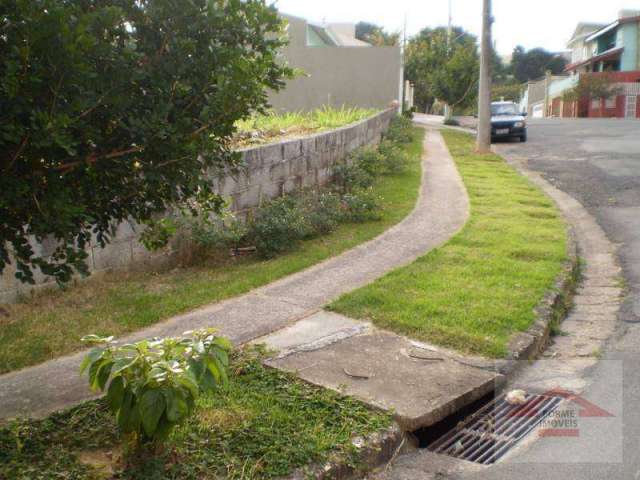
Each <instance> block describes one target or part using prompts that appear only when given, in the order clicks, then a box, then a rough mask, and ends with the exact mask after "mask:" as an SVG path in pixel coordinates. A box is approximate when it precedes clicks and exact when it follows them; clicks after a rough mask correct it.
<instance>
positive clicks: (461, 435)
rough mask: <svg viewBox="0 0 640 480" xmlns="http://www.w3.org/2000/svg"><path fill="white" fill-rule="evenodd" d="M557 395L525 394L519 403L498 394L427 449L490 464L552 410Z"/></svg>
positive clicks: (558, 400)
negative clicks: (515, 403) (522, 400)
mask: <svg viewBox="0 0 640 480" xmlns="http://www.w3.org/2000/svg"><path fill="white" fill-rule="evenodd" d="M561 401H562V398H561V397H555V396H551V395H527V396H526V402H525V403H524V404H522V405H511V404H509V403H507V402H506V400H505V396H504V395H503V396H501V397H498V398H496V399H494V400H493V401H491V402H489V403H488V404H487V405H485V406H484V407H482V408H481V409H480V410H478V411H476V412H475V413H474V414H472V415H470V416H469V417H467V418H466V419H465V420H463V421H461V422H460V423H459V424H458V425H457V426H456V427H454V428H453V429H452V430H450V431H449V432H447V433H445V434H444V435H443V436H442V437H440V438H439V439H438V440H436V441H435V442H433V443H432V444H431V445H429V447H428V450H430V451H432V452H435V453H444V454H446V455H450V456H452V457H456V458H460V459H463V460H467V461H470V462H476V463H480V464H482V465H491V464H493V463H495V462H496V461H497V460H499V459H500V458H501V457H502V456H503V455H504V454H505V453H507V452H508V451H509V450H510V449H511V448H513V447H514V446H515V445H516V444H517V443H518V442H519V441H520V440H521V439H522V438H523V437H524V436H525V435H526V434H527V433H529V432H530V431H531V430H533V429H534V428H535V427H536V426H537V425H538V424H539V423H540V422H541V421H542V420H544V418H545V417H547V416H548V415H549V414H550V413H551V412H553V411H554V410H555V409H556V408H557V407H558V405H559V404H560V402H561Z"/></svg>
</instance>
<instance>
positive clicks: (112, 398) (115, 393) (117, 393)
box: [106, 376, 124, 412]
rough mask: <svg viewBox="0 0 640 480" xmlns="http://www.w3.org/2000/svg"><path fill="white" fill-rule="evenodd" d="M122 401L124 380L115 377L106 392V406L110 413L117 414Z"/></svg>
mask: <svg viewBox="0 0 640 480" xmlns="http://www.w3.org/2000/svg"><path fill="white" fill-rule="evenodd" d="M123 399H124V379H123V378H122V377H121V376H117V377H115V378H114V379H113V380H112V381H111V383H110V384H109V389H108V390H107V396H106V400H107V404H108V405H109V409H110V410H111V411H112V412H117V411H118V410H119V409H120V407H121V406H122V400H123Z"/></svg>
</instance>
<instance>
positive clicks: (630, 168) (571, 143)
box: [465, 119, 640, 480]
mask: <svg viewBox="0 0 640 480" xmlns="http://www.w3.org/2000/svg"><path fill="white" fill-rule="evenodd" d="M529 124H530V131H529V142H528V143H526V144H520V143H509V145H502V146H501V148H502V149H503V150H505V151H506V152H508V153H511V154H514V155H519V156H520V155H521V156H525V157H527V158H528V167H529V168H530V169H531V170H534V171H537V172H540V173H542V174H543V176H544V177H545V178H546V179H547V180H548V181H549V182H551V183H552V184H554V185H555V186H556V187H557V188H559V189H560V190H563V191H564V192H566V193H568V194H569V195H571V196H572V197H574V198H575V199H577V200H578V201H579V202H580V203H582V205H583V206H584V207H585V208H586V209H587V210H588V211H589V213H591V214H592V215H593V216H594V217H595V218H596V220H597V222H598V223H599V224H600V226H601V227H602V228H603V229H604V230H605V232H606V234H607V236H608V237H609V239H610V240H611V241H613V242H614V243H617V244H620V249H619V252H618V253H619V256H620V258H619V259H620V262H621V266H622V268H623V273H624V276H625V281H626V283H627V287H628V289H629V293H628V296H627V298H626V299H625V302H624V304H623V307H622V309H621V311H620V314H619V318H618V326H617V332H616V335H614V337H613V338H612V339H611V340H610V342H609V345H608V347H607V348H606V351H605V352H604V354H603V360H602V361H600V362H599V363H598V365H597V366H596V368H595V369H594V370H593V371H592V372H590V375H591V378H590V381H591V386H590V387H589V388H588V389H587V391H586V393H585V397H586V398H588V399H589V400H591V401H592V402H594V403H596V404H598V405H600V406H603V407H605V408H606V406H607V405H609V404H612V403H614V402H616V400H618V401H619V397H620V396H622V404H623V415H622V421H623V438H622V439H620V438H619V434H618V432H611V431H607V430H602V431H597V432H595V433H592V434H591V435H589V436H588V438H587V442H588V443H589V445H588V448H587V450H589V451H594V452H598V451H605V450H606V448H607V447H608V446H610V445H620V444H621V445H623V452H622V457H621V459H622V462H620V459H617V458H614V457H615V455H612V456H611V458H610V461H611V463H608V464H607V463H601V462H600V461H597V462H596V463H591V464H589V463H571V462H572V460H573V459H572V458H571V456H570V455H568V452H570V450H571V447H570V442H571V441H570V440H568V439H563V441H555V442H554V441H551V442H549V441H536V442H534V443H533V444H531V446H530V447H529V448H527V449H525V450H524V451H523V452H522V453H520V454H519V455H516V456H514V457H513V458H512V459H511V461H507V462H504V463H503V464H499V465H497V466H495V467H492V468H490V469H488V470H486V471H484V472H481V473H479V474H473V475H469V476H465V477H466V478H473V479H492V480H494V479H496V480H497V479H505V480H506V479H514V478H518V479H519V480H524V479H542V478H549V479H561V480H570V479H576V480H577V479H580V480H585V479H593V480H601V479H605V478H606V479H607V480H614V479H615V480H617V479H621V480H622V479H624V480H627V479H633V480H637V479H640V473H639V472H640V122H637V121H622V120H586V119H585V120H532V121H530V122H529ZM618 361H622V367H623V370H622V371H623V382H622V383H623V385H624V386H623V388H622V392H621V391H620V390H621V386H620V381H619V380H620V379H619V375H616V374H615V372H614V373H613V374H612V368H613V369H614V370H615V365H616V363H617V362H618ZM583 440H584V439H583ZM563 442H564V443H563ZM567 442H568V443H567ZM563 445H569V446H568V447H566V448H563Z"/></svg>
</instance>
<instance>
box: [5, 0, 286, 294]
mask: <svg viewBox="0 0 640 480" xmlns="http://www.w3.org/2000/svg"><path fill="white" fill-rule="evenodd" d="M283 27H284V22H283V20H282V19H280V18H279V17H278V14H277V11H276V9H275V7H271V6H268V5H267V3H266V2H265V1H264V0H243V1H240V0H231V1H225V0H207V1H205V0H193V1H150V0H145V1H140V0H118V1H93V0H91V1H90V0H39V1H32V0H12V1H7V2H3V8H2V13H1V14H0V28H1V30H2V34H1V35H0V152H1V153H0V155H1V156H2V160H1V161H0V165H1V166H0V218H2V222H1V223H0V273H2V271H3V270H4V268H5V267H6V266H7V265H8V264H9V262H10V255H11V256H12V257H13V258H14V259H15V261H16V266H17V274H16V277H17V278H18V279H20V280H21V281H24V282H31V283H33V281H34V279H33V269H34V268H36V269H39V270H41V271H42V273H43V274H45V275H50V276H53V277H55V278H56V279H57V280H58V281H59V282H65V281H68V280H69V279H70V278H71V276H72V275H73V273H74V271H79V272H83V273H86V271H87V267H86V264H85V259H86V256H87V254H86V251H85V247H87V246H88V244H89V242H90V241H93V240H92V239H93V238H95V239H96V241H97V243H98V244H99V245H100V246H104V245H105V244H106V243H108V242H109V239H110V236H111V235H112V234H113V230H114V225H117V224H118V223H120V222H122V221H125V220H129V219H132V220H134V221H136V222H137V223H145V222H147V221H148V220H149V219H151V218H154V216H155V215H156V214H158V213H161V212H165V211H166V210H167V209H168V208H169V207H172V206H175V205H180V204H183V203H185V202H186V201H188V200H190V199H192V198H194V197H198V198H199V199H200V200H202V201H203V202H206V203H207V204H208V206H209V207H210V208H211V209H212V210H213V211H219V210H220V208H221V207H222V202H221V199H220V197H219V196H218V195H216V194H215V193H214V192H212V190H211V185H210V183H209V181H208V178H207V176H206V175H203V172H206V171H208V170H210V169H211V168H212V167H216V166H218V167H220V166H222V167H224V166H230V165H234V164H236V163H237V162H238V155H237V154H235V153H233V152H231V151H230V149H229V139H230V138H231V136H232V134H233V133H234V129H235V127H234V124H235V122H236V121H238V120H241V119H243V118H248V117H249V116H250V115H251V114H252V113H253V112H258V113H260V112H264V111H265V108H266V106H267V102H268V98H267V95H268V91H271V90H275V91H277V90H280V89H281V88H282V87H283V86H284V81H285V80H286V79H287V78H289V77H290V76H291V75H292V74H293V71H292V70H291V69H290V68H289V67H287V66H286V65H285V64H284V63H283V62H281V61H279V60H278V56H279V51H280V49H281V47H282V46H283V45H284V44H285V43H286V41H285V40H284V36H283V35H282V34H283V32H284V29H283ZM32 236H33V237H35V239H36V241H42V240H44V239H45V238H47V237H49V236H51V237H52V239H53V240H54V241H56V242H57V248H56V250H55V252H54V254H53V255H51V256H46V257H45V256H42V255H41V254H40V253H39V252H37V251H34V249H33V247H32V243H31V242H30V241H31V237H32Z"/></svg>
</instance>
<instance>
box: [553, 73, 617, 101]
mask: <svg viewBox="0 0 640 480" xmlns="http://www.w3.org/2000/svg"><path fill="white" fill-rule="evenodd" d="M620 92H621V88H620V87H619V86H618V85H617V84H616V83H615V80H614V79H613V78H611V76H610V75H608V74H607V73H601V74H592V75H580V80H579V81H578V84H577V85H576V86H575V87H573V88H572V89H570V90H567V91H565V92H564V93H563V94H562V100H563V101H565V102H576V101H579V100H582V99H601V100H606V99H608V98H611V97H615V96H616V95H620Z"/></svg>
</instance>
